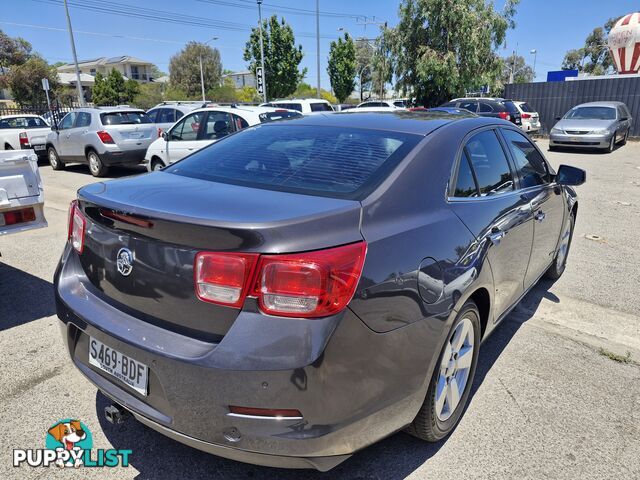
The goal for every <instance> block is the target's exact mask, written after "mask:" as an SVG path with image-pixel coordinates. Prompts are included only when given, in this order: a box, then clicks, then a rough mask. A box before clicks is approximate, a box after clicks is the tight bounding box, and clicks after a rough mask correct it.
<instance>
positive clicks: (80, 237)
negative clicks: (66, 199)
mask: <svg viewBox="0 0 640 480" xmlns="http://www.w3.org/2000/svg"><path fill="white" fill-rule="evenodd" d="M86 227H87V221H86V220H85V218H84V215H82V212H81V211H80V207H79V206H78V201H77V200H73V201H72V202H71V205H70V206H69V237H68V239H69V241H70V242H71V246H72V247H73V248H74V250H75V251H76V252H78V253H82V251H83V250H84V232H85V229H86Z"/></svg>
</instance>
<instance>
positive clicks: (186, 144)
mask: <svg viewBox="0 0 640 480" xmlns="http://www.w3.org/2000/svg"><path fill="white" fill-rule="evenodd" d="M301 115H302V114H301V113H299V112H297V111H296V110H287V109H284V108H272V107H235V106H234V107H207V108H200V109H197V110H194V111H192V112H191V113H189V114H188V115H186V116H185V117H183V118H182V119H181V120H179V121H178V123H176V124H175V125H174V126H173V127H172V128H170V129H169V130H167V131H166V132H163V134H162V136H161V138H158V139H157V140H155V141H154V142H153V143H152V144H151V145H149V148H148V149H147V153H146V154H145V160H144V161H145V163H146V165H147V170H149V171H152V170H160V169H162V168H164V167H166V166H167V165H169V164H171V163H173V162H177V161H178V160H180V159H182V158H184V157H186V156H187V155H190V154H191V153H193V152H195V151H197V150H200V149H201V148H203V147H206V146H207V145H210V144H212V143H214V142H217V141H218V140H220V139H221V138H223V137H226V136H227V135H229V134H230V133H233V132H236V131H238V130H242V129H243V128H247V127H248V126H250V125H258V124H260V123H265V122H270V121H274V120H282V119H287V118H295V117H300V116H301Z"/></svg>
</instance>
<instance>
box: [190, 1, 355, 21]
mask: <svg viewBox="0 0 640 480" xmlns="http://www.w3.org/2000/svg"><path fill="white" fill-rule="evenodd" d="M198 1H199V2H202V3H211V4H214V5H223V6H227V7H235V8H243V9H246V10H255V1H254V0H237V1H238V2H241V3H236V2H233V1H230V0H198ZM262 6H263V7H264V9H265V10H269V11H271V12H275V13H282V12H284V13H290V14H292V15H305V16H309V17H315V16H316V11H315V10H309V9H305V8H298V7H286V6H283V5H275V4H271V3H263V4H262ZM320 16H321V17H333V18H352V19H360V18H366V15H359V14H356V13H339V12H327V11H322V10H321V11H320Z"/></svg>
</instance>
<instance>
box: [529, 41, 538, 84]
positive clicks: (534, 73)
mask: <svg viewBox="0 0 640 480" xmlns="http://www.w3.org/2000/svg"><path fill="white" fill-rule="evenodd" d="M530 53H531V54H532V55H533V81H534V82H535V81H536V59H537V58H538V50H536V49H535V48H534V49H533V50H531V52H530Z"/></svg>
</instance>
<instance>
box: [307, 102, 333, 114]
mask: <svg viewBox="0 0 640 480" xmlns="http://www.w3.org/2000/svg"><path fill="white" fill-rule="evenodd" d="M309 106H310V107H311V111H312V112H333V108H331V105H329V104H328V103H324V102H317V103H310V104H309Z"/></svg>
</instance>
